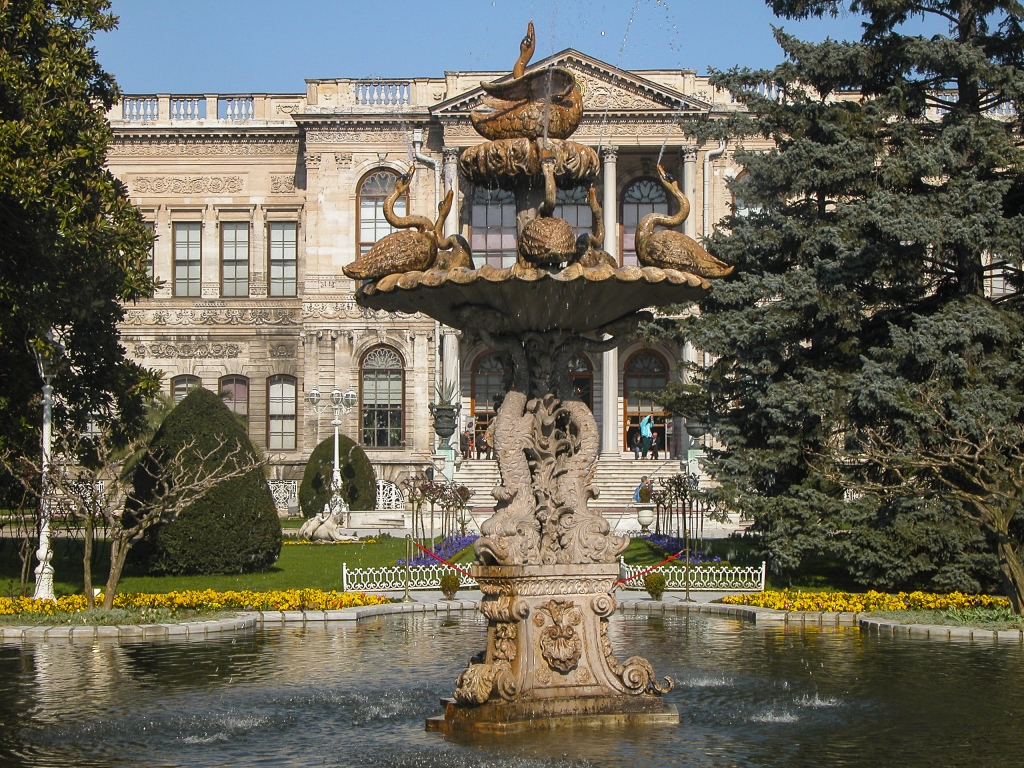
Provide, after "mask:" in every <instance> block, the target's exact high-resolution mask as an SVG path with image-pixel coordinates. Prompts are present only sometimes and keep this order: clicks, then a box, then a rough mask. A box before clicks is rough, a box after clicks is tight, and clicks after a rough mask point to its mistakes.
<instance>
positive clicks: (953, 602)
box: [722, 589, 1010, 613]
mask: <svg viewBox="0 0 1024 768" xmlns="http://www.w3.org/2000/svg"><path fill="white" fill-rule="evenodd" d="M722 602H723V603H728V604H729V605H753V606H756V607H758V608H774V609H775V610H779V611H824V612H843V611H849V612H852V613H865V612H867V611H906V610H913V611H920V610H928V609H931V610H938V611H944V610H946V609H947V608H970V607H983V608H994V607H997V606H1008V605H1009V604H1010V601H1009V600H1007V599H1006V598H1005V597H992V596H991V595H966V594H964V593H963V592H951V593H950V594H948V595H939V594H935V593H934V592H900V593H899V594H896V595H890V594H887V593H885V592H875V591H874V590H872V591H870V592H798V591H790V590H788V589H784V590H782V591H781V592H778V591H775V590H769V591H766V592H759V593H757V594H756V595H729V596H728V597H723V598H722Z"/></svg>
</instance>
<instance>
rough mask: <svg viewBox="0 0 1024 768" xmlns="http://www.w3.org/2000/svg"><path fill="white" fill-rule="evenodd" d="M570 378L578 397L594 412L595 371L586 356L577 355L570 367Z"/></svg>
mask: <svg viewBox="0 0 1024 768" xmlns="http://www.w3.org/2000/svg"><path fill="white" fill-rule="evenodd" d="M569 377H570V378H571V379H572V388H573V391H574V392H575V393H576V397H578V398H579V399H580V400H582V401H583V402H584V403H586V404H587V408H589V409H590V410H594V369H593V368H592V367H591V365H590V360H588V359H587V356H586V355H577V356H576V357H575V358H574V359H573V361H572V363H571V364H570V365H569Z"/></svg>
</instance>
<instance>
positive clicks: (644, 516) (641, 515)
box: [636, 504, 654, 533]
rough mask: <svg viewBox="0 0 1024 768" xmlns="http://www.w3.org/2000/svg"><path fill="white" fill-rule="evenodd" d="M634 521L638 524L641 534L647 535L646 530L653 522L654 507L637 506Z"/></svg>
mask: <svg viewBox="0 0 1024 768" xmlns="http://www.w3.org/2000/svg"><path fill="white" fill-rule="evenodd" d="M636 521H637V522H638V523H640V531H641V533H649V531H648V530H647V529H648V528H649V527H650V525H651V523H653V522H654V506H653V505H652V504H637V506H636Z"/></svg>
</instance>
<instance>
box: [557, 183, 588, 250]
mask: <svg viewBox="0 0 1024 768" xmlns="http://www.w3.org/2000/svg"><path fill="white" fill-rule="evenodd" d="M577 193H579V194H582V195H583V199H582V200H568V199H566V198H568V197H569V195H570V194H577ZM589 196H590V190H589V189H588V188H587V187H574V188H573V189H560V190H558V192H557V194H556V195H555V201H556V202H555V209H554V210H553V211H552V212H551V215H552V216H554V217H556V218H559V219H565V220H566V221H568V222H569V226H571V227H572V234H573V237H575V238H579V236H580V235H583V234H587V235H589V234H591V233H592V232H593V231H594V212H593V211H592V210H590V202H589ZM566 208H570V209H575V211H574V213H575V214H576V216H575V217H574V218H575V219H576V223H575V224H574V223H573V222H572V221H570V220H569V219H568V218H567V217H566V216H565V214H566ZM581 214H583V216H585V217H586V218H589V219H590V224H587V225H585V226H584V225H582V224H579V220H580V218H581Z"/></svg>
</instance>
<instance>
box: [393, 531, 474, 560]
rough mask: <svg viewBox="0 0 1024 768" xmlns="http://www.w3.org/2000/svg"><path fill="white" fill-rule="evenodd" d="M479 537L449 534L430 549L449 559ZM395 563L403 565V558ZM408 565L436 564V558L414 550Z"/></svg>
mask: <svg viewBox="0 0 1024 768" xmlns="http://www.w3.org/2000/svg"><path fill="white" fill-rule="evenodd" d="M479 538H480V537H479V536H478V535H477V534H475V533H474V534H470V535H468V536H449V537H447V538H446V539H444V540H443V541H439V542H438V543H437V544H435V545H434V549H433V550H432V551H433V552H434V554H435V555H437V556H438V557H443V558H444V559H445V560H449V561H450V560H451V559H452V558H453V557H455V556H456V555H457V554H459V552H461V551H462V550H464V549H465V548H466V547H468V546H470V545H471V544H472V543H473V542H474V541H476V540H477V539H479ZM395 563H396V565H405V558H404V557H403V558H401V559H400V560H396V561H395ZM409 565H437V560H435V559H434V558H432V557H431V556H430V555H427V554H425V553H423V552H420V551H419V550H418V549H417V550H416V554H415V555H414V556H413V558H412V560H410V561H409Z"/></svg>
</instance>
